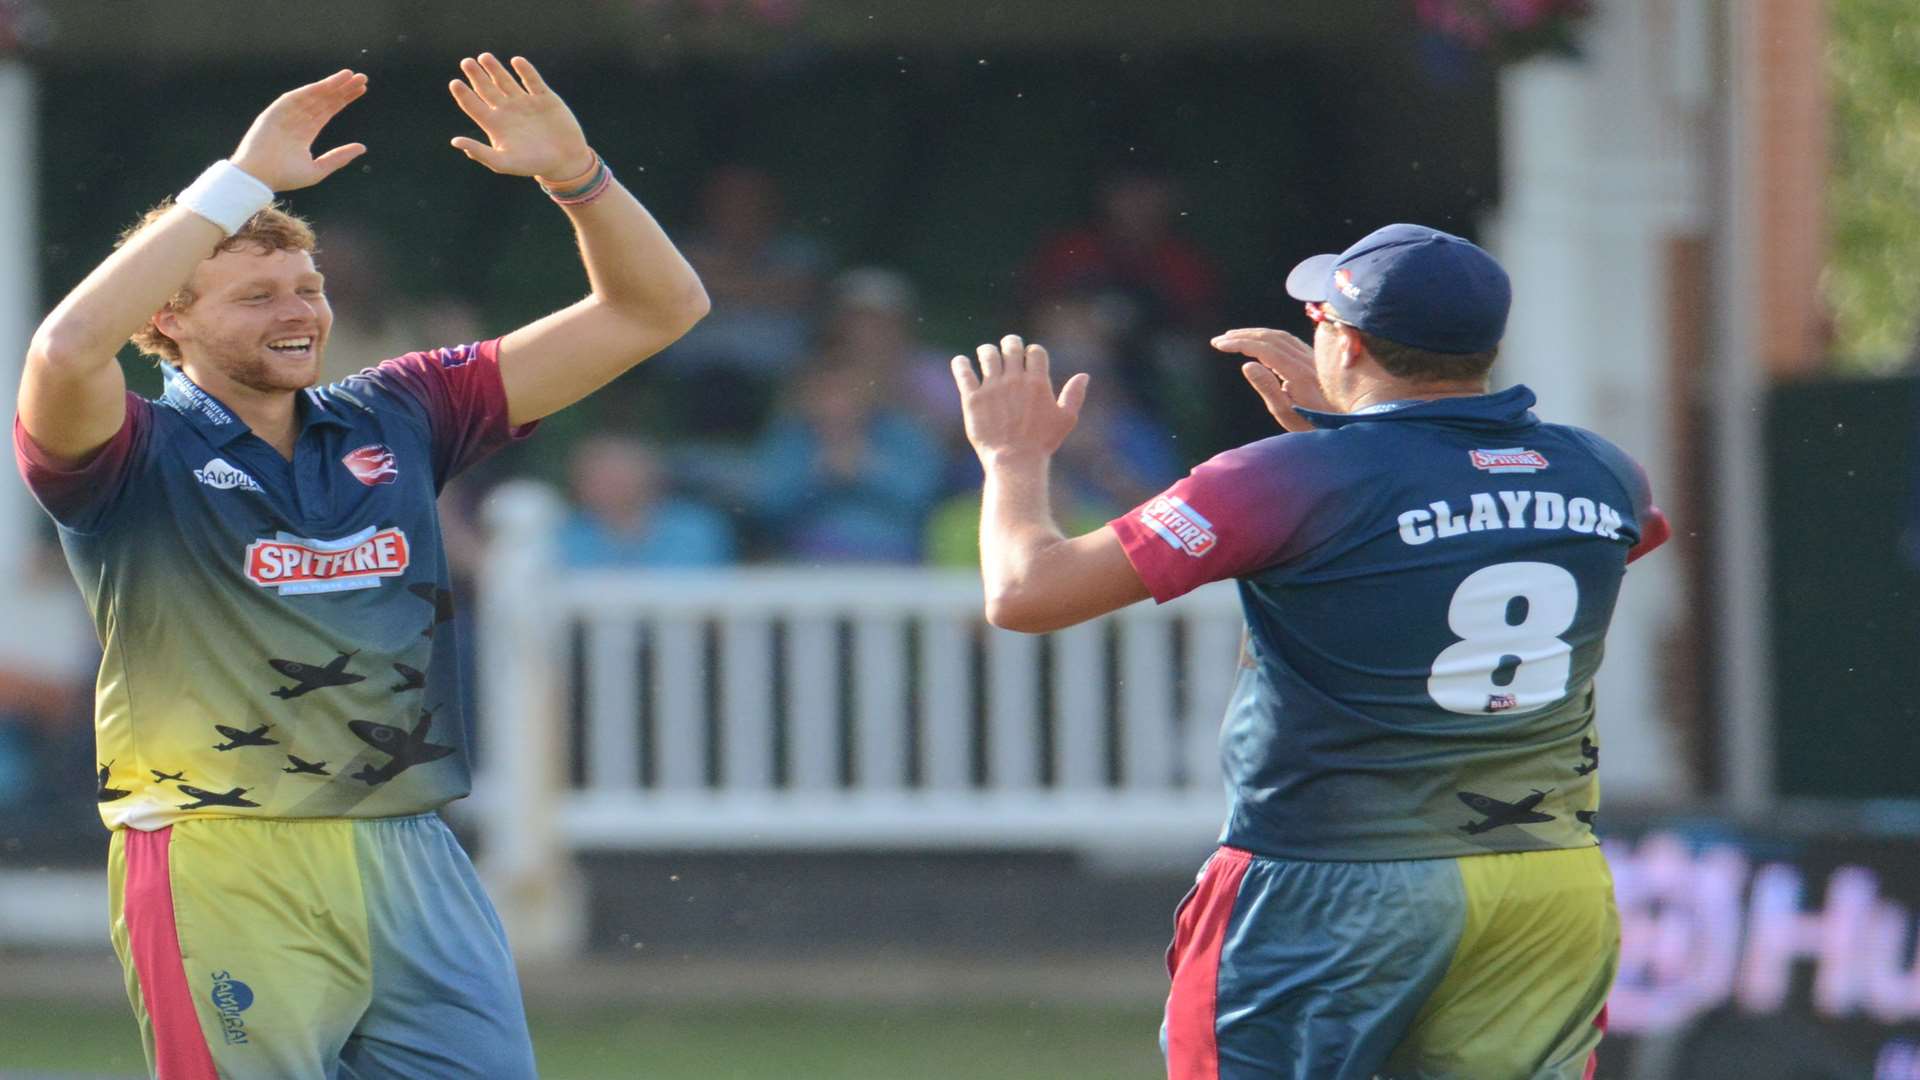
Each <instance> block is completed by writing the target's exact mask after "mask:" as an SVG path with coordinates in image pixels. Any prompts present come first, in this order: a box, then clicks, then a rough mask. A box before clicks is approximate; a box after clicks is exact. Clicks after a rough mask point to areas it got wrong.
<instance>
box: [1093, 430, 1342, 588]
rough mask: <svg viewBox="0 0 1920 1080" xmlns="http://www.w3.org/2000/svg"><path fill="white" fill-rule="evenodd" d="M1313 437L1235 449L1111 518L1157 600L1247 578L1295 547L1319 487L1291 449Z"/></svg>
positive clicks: (1281, 438) (1285, 437)
mask: <svg viewBox="0 0 1920 1080" xmlns="http://www.w3.org/2000/svg"><path fill="white" fill-rule="evenodd" d="M1311 438H1312V436H1311V435H1282V436H1277V437H1275V438H1271V439H1265V440H1262V441H1261V442H1257V443H1253V444H1252V445H1250V446H1243V447H1240V448H1238V449H1235V450H1229V451H1227V452H1226V453H1224V454H1221V455H1219V456H1217V457H1215V458H1212V459H1211V460H1209V461H1206V462H1203V463H1202V464H1201V465H1199V466H1198V467H1197V468H1195V469H1194V470H1193V471H1192V472H1191V473H1188V474H1187V476H1186V477H1185V478H1184V479H1182V480H1179V481H1177V482H1176V483H1175V484H1174V485H1173V486H1172V487H1170V488H1168V489H1167V490H1165V491H1163V492H1161V493H1160V494H1158V495H1155V496H1154V497H1153V498H1151V499H1148V500H1147V501H1146V502H1144V503H1142V504H1140V505H1139V506H1138V507H1135V508H1134V509H1133V510H1131V511H1129V512H1127V513H1125V514H1122V515H1121V516H1119V517H1117V518H1114V519H1113V520H1112V521H1110V522H1108V525H1110V526H1111V527H1112V528H1113V531H1114V532H1115V533H1116V534H1118V535H1119V537H1120V544H1121V547H1122V548H1124V549H1125V551H1126V553H1127V560H1128V561H1129V562H1131V563H1132V564H1133V568H1134V570H1135V572H1137V573H1138V574H1139V575H1140V580H1141V581H1142V582H1144V583H1145V584H1146V586H1147V589H1148V591H1149V592H1151V593H1152V594H1153V598H1154V600H1155V601H1157V602H1159V603H1163V604H1164V603H1166V602H1167V601H1169V600H1172V599H1174V598H1175V597H1178V596H1184V595H1185V594H1187V593H1189V592H1192V591H1193V590H1194V589H1197V588H1199V587H1200V586H1202V585H1205V584H1207V583H1208V582H1211V581H1223V580H1225V579H1227V578H1234V577H1244V576H1246V575H1248V574H1252V573H1255V572H1257V571H1260V570H1263V569H1265V568H1267V567H1269V566H1272V565H1274V564H1275V563H1277V562H1280V561H1282V560H1284V559H1286V558H1287V557H1288V556H1289V555H1291V554H1293V553H1294V552H1295V549H1296V548H1297V547H1298V546H1299V541H1300V533H1301V530H1300V525H1301V523H1302V522H1303V521H1304V520H1305V519H1306V517H1307V515H1308V514H1309V513H1311V512H1312V505H1313V502H1314V496H1313V494H1312V491H1313V487H1314V486H1315V485H1313V484H1312V483H1311V476H1310V475H1302V473H1303V472H1310V470H1307V469H1305V468H1304V467H1305V466H1306V464H1307V463H1306V462H1303V461H1300V460H1299V457H1300V455H1298V454H1295V453H1292V452H1291V451H1293V450H1295V449H1298V448H1299V446H1300V444H1303V443H1304V442H1306V441H1308V440H1310V439H1311ZM1289 440H1292V441H1293V442H1292V443H1291V444H1290V443H1289Z"/></svg>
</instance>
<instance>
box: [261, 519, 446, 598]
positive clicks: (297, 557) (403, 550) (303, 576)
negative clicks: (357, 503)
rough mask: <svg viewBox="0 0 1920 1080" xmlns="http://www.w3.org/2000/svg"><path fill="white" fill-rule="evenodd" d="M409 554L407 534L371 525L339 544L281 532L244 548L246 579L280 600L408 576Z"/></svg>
mask: <svg viewBox="0 0 1920 1080" xmlns="http://www.w3.org/2000/svg"><path fill="white" fill-rule="evenodd" d="M411 559H412V553H411V551H410V550H409V548H408V546H407V534H406V533H404V532H401V531H400V530H399V529H397V528H388V529H381V530H379V531H377V532H376V531H374V529H373V527H372V526H368V527H367V528H365V529H362V530H360V531H359V532H357V533H354V534H353V535H352V536H348V537H344V538H342V539H339V540H310V539H308V538H307V537H304V536H293V535H290V534H288V533H280V534H278V535H277V536H275V537H274V538H273V539H271V540H255V541H254V542H253V543H251V544H248V545H247V561H246V572H247V580H248V581H251V582H253V583H254V584H255V585H258V586H260V587H261V588H263V589H279V590H280V595H281V596H299V595H302V594H305V593H321V592H345V591H347V590H350V589H374V588H378V587H379V586H380V579H382V578H390V577H398V576H400V575H401V574H403V573H405V572H406V569H407V564H408V562H410V561H411Z"/></svg>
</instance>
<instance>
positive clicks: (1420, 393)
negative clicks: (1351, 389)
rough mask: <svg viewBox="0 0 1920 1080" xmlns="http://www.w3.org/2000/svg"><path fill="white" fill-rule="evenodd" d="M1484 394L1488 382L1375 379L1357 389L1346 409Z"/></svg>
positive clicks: (1353, 410) (1349, 410) (1348, 410)
mask: <svg viewBox="0 0 1920 1080" xmlns="http://www.w3.org/2000/svg"><path fill="white" fill-rule="evenodd" d="M1485 393H1487V384H1486V383H1485V382H1482V381H1478V380H1475V381H1472V382H1446V383H1432V382H1409V381H1406V380H1401V379H1391V380H1386V379H1383V380H1378V381H1374V382H1370V383H1368V384H1367V385H1365V386H1363V387H1361V388H1359V390H1358V391H1356V392H1355V394H1354V395H1353V397H1352V398H1351V399H1349V400H1348V401H1347V402H1346V408H1345V410H1343V411H1345V412H1350V413H1351V412H1359V411H1360V410H1361V409H1365V408H1370V407H1372V406H1375V405H1385V404H1387V403H1388V402H1391V401H1438V400H1440V399H1442V398H1456V397H1478V396H1479V395H1481V394H1485Z"/></svg>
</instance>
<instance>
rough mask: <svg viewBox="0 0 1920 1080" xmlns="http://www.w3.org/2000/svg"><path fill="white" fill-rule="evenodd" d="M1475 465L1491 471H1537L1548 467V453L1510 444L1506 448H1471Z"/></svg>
mask: <svg viewBox="0 0 1920 1080" xmlns="http://www.w3.org/2000/svg"><path fill="white" fill-rule="evenodd" d="M1467 459H1468V460H1469V461H1471V462H1473V467H1474V468H1476V469H1479V470H1481V471H1483V472H1490V473H1537V472H1539V471H1540V470H1541V469H1544V468H1546V467H1547V455H1545V454H1542V453H1541V452H1540V451H1538V450H1528V449H1525V448H1523V447H1519V446H1510V447H1508V448H1507V449H1505V450H1469V451H1467Z"/></svg>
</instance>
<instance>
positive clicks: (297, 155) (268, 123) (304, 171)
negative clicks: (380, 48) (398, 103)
mask: <svg viewBox="0 0 1920 1080" xmlns="http://www.w3.org/2000/svg"><path fill="white" fill-rule="evenodd" d="M366 92H367V77H366V76H365V75H362V74H360V73H359V72H355V71H350V70H347V69H344V68H343V69H341V70H339V71H336V72H334V73H333V74H331V75H329V76H327V77H326V78H324V79H321V80H320V81H318V82H311V83H308V84H307V85H305V86H301V87H296V88H295V89H292V90H289V91H287V92H286V93H284V94H281V95H280V96H279V97H277V98H275V99H274V100H273V104H271V105H269V106H267V108H266V110H265V111H263V112H262V113H261V114H260V115H259V116H258V117H256V118H255V119H254V121H253V125H252V126H251V127H249V128H247V133H246V135H245V136H244V137H242V138H241V140H240V145H239V146H238V147H236V148H235V149H234V151H233V157H232V159H231V160H232V161H233V163H234V164H235V165H238V166H239V167H240V168H241V169H242V170H243V171H245V172H246V173H247V175H249V176H252V177H253V178H254V179H256V180H258V181H260V182H261V183H263V184H265V185H267V186H268V187H270V188H272V189H273V190H275V191H295V190H298V189H300V188H303V187H309V186H311V185H313V184H317V183H319V182H320V181H322V180H324V179H326V178H327V177H328V176H330V175H332V174H333V173H334V172H335V171H336V170H338V169H340V168H341V167H342V166H344V165H346V163H347V162H349V161H352V160H353V159H354V158H357V157H359V156H360V155H361V154H364V153H366V152H367V148H366V146H365V145H363V144H361V143H357V142H355V143H347V144H346V145H344V146H336V147H334V148H333V149H331V150H329V151H327V152H326V153H324V154H321V155H320V156H318V157H315V156H314V154H313V141H314V140H315V139H317V138H319V137H320V129H321V128H324V127H326V126H327V122H328V121H330V120H332V119H333V118H334V117H336V116H338V115H340V110H342V109H344V108H346V107H347V106H348V105H351V104H352V103H353V102H354V101H356V100H358V99H359V98H360V96H361V95H362V94H365V93H366Z"/></svg>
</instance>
